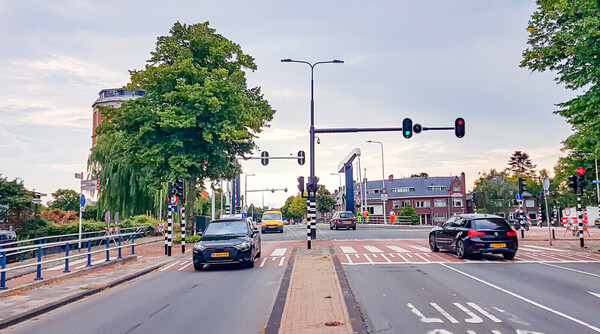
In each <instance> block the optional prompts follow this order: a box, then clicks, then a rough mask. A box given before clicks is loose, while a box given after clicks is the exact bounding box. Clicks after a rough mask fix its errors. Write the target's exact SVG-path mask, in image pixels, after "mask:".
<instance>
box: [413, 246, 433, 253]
mask: <svg viewBox="0 0 600 334" xmlns="http://www.w3.org/2000/svg"><path fill="white" fill-rule="evenodd" d="M410 247H412V248H414V249H416V250H419V251H421V252H431V249H429V248H425V247H421V246H410Z"/></svg>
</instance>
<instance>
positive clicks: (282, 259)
mask: <svg viewBox="0 0 600 334" xmlns="http://www.w3.org/2000/svg"><path fill="white" fill-rule="evenodd" d="M283 261H285V256H284V257H282V258H281V261H279V266H280V267H281V266H283Z"/></svg>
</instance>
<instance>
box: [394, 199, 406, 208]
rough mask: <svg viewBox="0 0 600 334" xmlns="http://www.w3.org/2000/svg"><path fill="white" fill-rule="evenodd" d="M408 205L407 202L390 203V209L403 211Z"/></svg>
mask: <svg viewBox="0 0 600 334" xmlns="http://www.w3.org/2000/svg"><path fill="white" fill-rule="evenodd" d="M409 204H410V201H409V200H402V201H392V208H393V209H403V208H405V207H406V206H407V205H409Z"/></svg>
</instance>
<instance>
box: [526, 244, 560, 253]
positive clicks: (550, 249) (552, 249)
mask: <svg viewBox="0 0 600 334" xmlns="http://www.w3.org/2000/svg"><path fill="white" fill-rule="evenodd" d="M525 247H527V248H537V249H543V250H549V251H554V252H568V250H566V249H557V248H547V247H541V246H533V245H527V246H525Z"/></svg>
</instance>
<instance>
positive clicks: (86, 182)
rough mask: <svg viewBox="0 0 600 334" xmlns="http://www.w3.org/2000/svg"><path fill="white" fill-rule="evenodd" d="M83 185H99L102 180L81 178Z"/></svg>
mask: <svg viewBox="0 0 600 334" xmlns="http://www.w3.org/2000/svg"><path fill="white" fill-rule="evenodd" d="M81 185H82V186H99V185H100V180H81Z"/></svg>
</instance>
